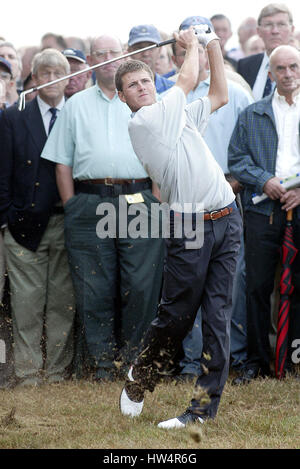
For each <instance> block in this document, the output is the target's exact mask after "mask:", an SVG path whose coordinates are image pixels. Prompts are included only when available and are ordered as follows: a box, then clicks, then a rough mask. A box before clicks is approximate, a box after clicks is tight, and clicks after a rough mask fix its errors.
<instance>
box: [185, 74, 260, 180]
mask: <svg viewBox="0 0 300 469" xmlns="http://www.w3.org/2000/svg"><path fill="white" fill-rule="evenodd" d="M209 83H210V79H209V78H207V79H206V80H204V81H202V82H200V83H199V85H198V86H197V88H196V89H195V90H194V91H191V92H190V93H189V94H188V95H187V102H188V103H192V102H193V101H195V100H196V99H198V98H201V97H203V96H207V94H208V90H209ZM227 84H228V97H229V101H228V103H227V104H226V105H225V106H223V107H221V108H220V109H218V110H217V111H215V112H214V113H213V114H211V115H210V119H209V122H208V124H207V127H206V130H205V133H204V134H203V138H204V140H205V142H206V143H207V145H208V147H209V149H210V151H211V152H212V154H213V156H214V158H215V159H216V161H217V162H218V163H219V165H220V166H221V168H222V170H223V172H224V174H227V173H228V172H229V170H228V163H227V159H228V156H227V151H228V145H229V142H230V138H231V135H232V132H233V129H234V127H235V124H236V121H237V118H238V116H239V114H240V112H241V111H242V110H243V109H245V107H247V106H249V104H252V103H253V98H252V96H251V95H250V94H249V93H248V92H247V91H246V90H244V88H243V87H242V86H241V85H239V84H238V83H235V82H234V81H231V80H227Z"/></svg>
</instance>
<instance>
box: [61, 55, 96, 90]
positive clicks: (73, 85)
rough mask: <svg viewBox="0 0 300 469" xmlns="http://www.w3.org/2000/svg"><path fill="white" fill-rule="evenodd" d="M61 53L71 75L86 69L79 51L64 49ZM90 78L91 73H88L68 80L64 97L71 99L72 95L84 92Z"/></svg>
mask: <svg viewBox="0 0 300 469" xmlns="http://www.w3.org/2000/svg"><path fill="white" fill-rule="evenodd" d="M62 53H63V54H64V56H65V57H66V58H67V59H68V62H69V64H70V72H71V73H76V72H79V71H80V70H84V69H86V68H88V64H87V61H86V57H85V55H84V53H83V52H82V51H81V50H78V49H71V48H70V49H65V50H64V51H63V52H62ZM90 76H91V72H90V71H88V72H86V73H80V74H79V75H76V76H74V77H71V78H69V82H68V84H67V86H66V89H65V97H66V98H71V96H73V94H75V93H78V91H82V90H84V89H85V88H86V85H87V83H88V81H89V79H90Z"/></svg>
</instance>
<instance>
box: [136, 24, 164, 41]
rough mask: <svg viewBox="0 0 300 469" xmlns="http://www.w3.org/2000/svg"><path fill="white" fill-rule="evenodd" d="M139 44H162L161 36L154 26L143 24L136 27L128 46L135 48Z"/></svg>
mask: <svg viewBox="0 0 300 469" xmlns="http://www.w3.org/2000/svg"><path fill="white" fill-rule="evenodd" d="M138 42H153V44H159V43H160V42H161V36H160V34H159V32H158V30H157V29H156V27H155V26H153V25H152V24H141V25H139V26H134V27H133V28H132V29H131V31H130V33H129V39H128V45H129V46H133V45H134V44H137V43H138Z"/></svg>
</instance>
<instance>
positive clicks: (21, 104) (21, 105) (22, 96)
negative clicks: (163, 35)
mask: <svg viewBox="0 0 300 469" xmlns="http://www.w3.org/2000/svg"><path fill="white" fill-rule="evenodd" d="M174 42H175V39H168V40H167V41H163V42H159V43H158V44H153V45H152V46H148V47H144V48H143V49H139V50H135V51H132V52H128V53H127V54H124V55H120V56H119V57H115V58H114V59H110V60H107V61H106V62H101V63H99V64H95V65H91V66H90V67H87V68H85V69H83V70H79V71H77V72H74V73H70V74H69V75H66V76H64V77H61V78H57V79H56V80H52V81H49V82H48V83H44V84H43V85H39V86H35V87H33V88H30V89H28V90H26V91H22V93H21V94H20V98H19V104H18V109H19V111H22V110H23V109H24V108H25V95H26V94H29V93H33V92H34V91H38V90H41V89H42V88H45V87H46V86H51V85H55V84H56V83H59V82H60V81H63V80H68V79H69V78H72V77H75V76H77V75H80V74H81V73H86V72H89V71H90V70H94V69H95V68H98V67H104V65H108V64H110V63H112V62H116V61H117V60H121V59H126V58H127V57H130V56H132V55H134V54H139V53H140V52H144V51H147V50H150V49H155V48H156V47H163V46H165V45H167V44H172V43H174Z"/></svg>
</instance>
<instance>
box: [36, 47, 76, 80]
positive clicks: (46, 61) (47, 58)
mask: <svg viewBox="0 0 300 469" xmlns="http://www.w3.org/2000/svg"><path fill="white" fill-rule="evenodd" d="M40 67H60V68H62V69H63V70H64V72H65V74H66V75H68V74H69V73H70V64H69V62H68V60H67V58H66V57H65V56H64V55H63V54H62V53H61V52H60V51H59V50H57V49H44V50H43V51H42V52H38V53H37V54H36V55H35V56H34V58H33V61H32V68H31V72H32V74H33V75H36V74H37V72H38V69H39V68H40Z"/></svg>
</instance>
